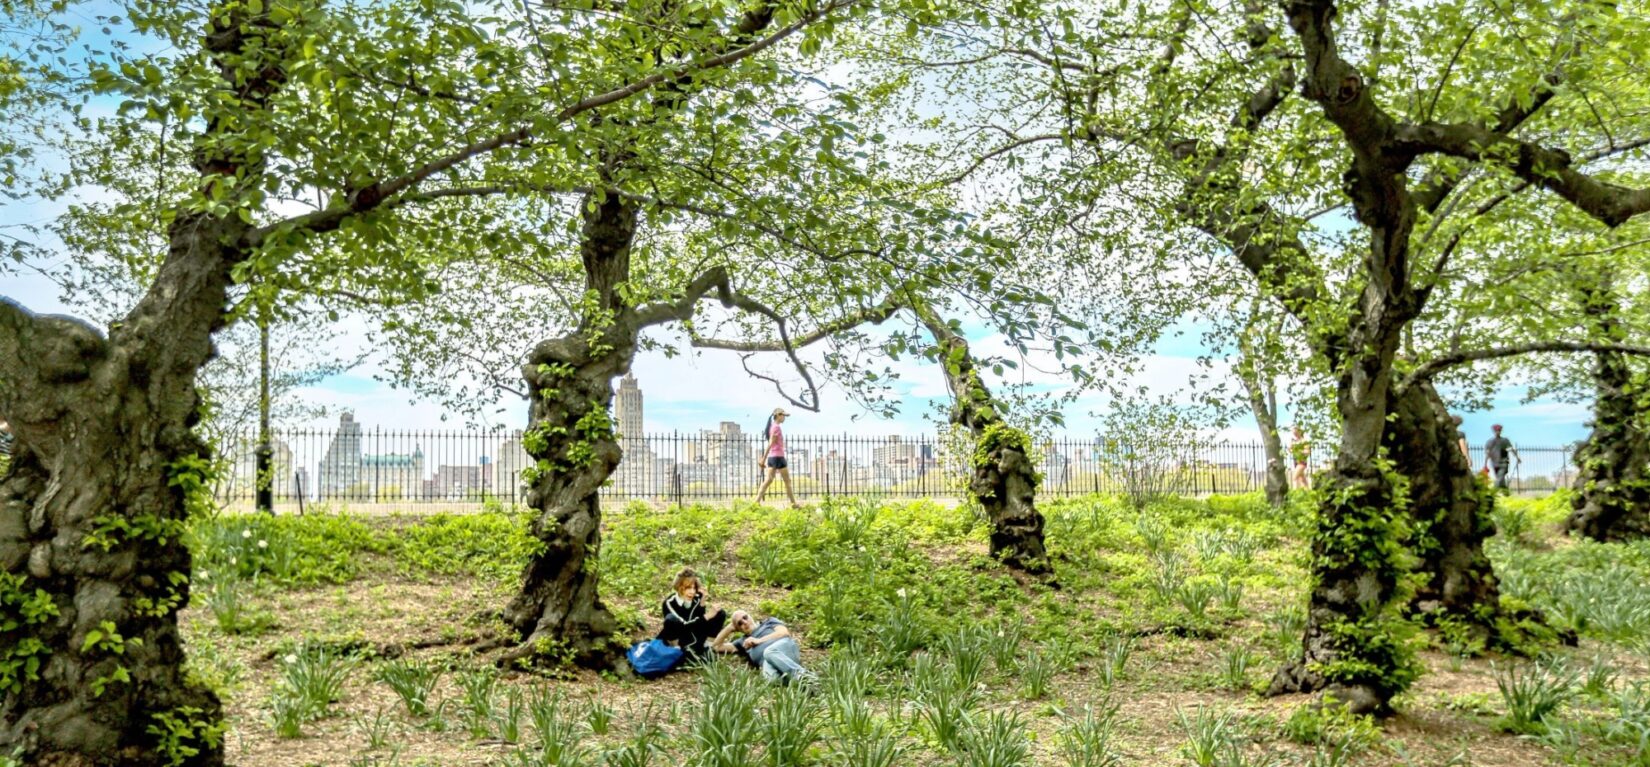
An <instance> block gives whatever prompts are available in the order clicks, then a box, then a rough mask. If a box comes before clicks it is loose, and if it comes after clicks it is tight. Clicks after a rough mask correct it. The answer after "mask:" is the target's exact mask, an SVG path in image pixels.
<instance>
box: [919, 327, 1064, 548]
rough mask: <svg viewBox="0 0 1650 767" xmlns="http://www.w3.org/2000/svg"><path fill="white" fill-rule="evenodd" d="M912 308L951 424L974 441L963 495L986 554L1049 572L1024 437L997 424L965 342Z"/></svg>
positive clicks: (994, 406)
mask: <svg viewBox="0 0 1650 767" xmlns="http://www.w3.org/2000/svg"><path fill="white" fill-rule="evenodd" d="M913 310H914V311H915V312H916V314H917V317H918V318H919V319H921V321H922V323H923V325H925V326H926V327H927V328H928V331H929V332H930V333H933V334H934V342H935V344H936V346H937V347H938V352H939V361H940V366H941V367H942V368H943V369H944V371H945V380H946V383H947V384H948V385H949V386H950V389H951V394H952V399H953V402H952V406H951V423H953V424H956V425H958V426H962V427H964V428H966V429H968V430H969V433H970V434H972V435H973V437H974V442H975V447H974V454H973V456H972V457H971V459H970V467H971V468H972V470H973V474H972V476H971V477H970V478H969V482H968V491H969V494H970V495H971V496H973V498H974V500H975V502H977V503H979V504H980V506H981V507H982V508H983V509H985V514H986V518H987V519H989V520H990V521H991V554H992V556H995V557H997V558H998V559H999V560H1001V561H1002V562H1003V563H1004V564H1006V565H1008V566H1009V567H1012V568H1014V569H1016V570H1020V571H1023V572H1026V573H1029V574H1032V575H1047V574H1049V573H1051V572H1052V568H1051V567H1050V566H1049V561H1048V551H1047V549H1046V548H1045V547H1044V545H1043V515H1042V514H1041V513H1039V512H1038V511H1037V485H1038V482H1039V481H1040V477H1039V476H1038V475H1037V469H1036V466H1035V465H1033V464H1032V462H1031V457H1030V453H1031V440H1030V437H1029V436H1027V434H1026V433H1025V432H1024V431H1021V430H1019V429H1016V428H1014V427H1012V426H1010V425H1008V423H1007V422H1006V421H1004V420H1003V418H1002V415H1001V410H1002V406H1001V404H1000V403H998V402H997V401H996V399H995V398H993V397H992V396H991V390H990V389H988V388H987V387H986V385H985V382H984V381H981V380H980V374H979V371H978V370H977V369H976V366H975V363H974V357H973V355H972V354H971V353H970V352H969V348H968V340H967V339H965V338H963V337H962V336H961V335H960V334H958V333H957V332H956V331H955V330H953V329H952V328H951V326H950V325H948V324H947V323H946V322H945V321H944V320H943V319H942V318H941V317H940V316H939V315H938V314H937V313H935V311H934V310H933V308H932V307H929V306H927V305H926V304H923V303H921V302H920V301H917V302H913Z"/></svg>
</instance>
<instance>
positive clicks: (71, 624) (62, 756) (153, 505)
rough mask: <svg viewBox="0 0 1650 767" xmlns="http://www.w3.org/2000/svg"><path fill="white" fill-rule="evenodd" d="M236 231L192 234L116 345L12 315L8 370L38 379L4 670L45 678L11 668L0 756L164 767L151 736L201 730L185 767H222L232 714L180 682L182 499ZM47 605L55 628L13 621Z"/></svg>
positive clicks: (18, 395) (177, 229)
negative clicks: (26, 604)
mask: <svg viewBox="0 0 1650 767" xmlns="http://www.w3.org/2000/svg"><path fill="white" fill-rule="evenodd" d="M239 228H241V225H240V224H239V222H230V221H225V220H221V219H218V220H214V219H208V218H204V217H200V216H185V217H183V218H180V219H179V220H178V221H177V222H176V223H175V224H174V225H173V227H172V252H171V254H170V255H169V256H168V258H167V260H166V262H165V264H164V265H163V266H162V268H161V270H160V273H159V274H158V276H157V277H156V281H155V286H154V288H153V289H151V290H150V292H149V294H148V296H147V297H146V298H145V299H144V300H143V302H142V303H140V304H139V306H138V307H137V308H136V309H135V310H134V311H133V312H132V313H131V314H130V315H128V316H127V318H126V320H125V322H124V323H123V324H122V325H120V326H118V327H117V329H116V330H115V331H114V332H113V333H112V334H111V336H110V337H109V338H107V339H105V338H104V337H102V336H101V335H100V334H99V333H98V332H97V331H95V330H93V329H92V328H90V327H89V326H86V325H84V324H81V323H79V322H76V321H73V320H68V319H64V318H44V317H36V316H34V315H31V314H28V313H27V312H25V311H24V310H22V309H20V308H18V307H16V306H15V305H13V304H10V303H0V316H3V317H4V319H3V321H0V325H3V326H4V331H3V332H4V336H5V338H3V339H0V353H3V356H4V358H5V359H4V362H0V364H4V365H5V366H6V367H7V368H9V369H18V368H20V367H22V366H19V365H16V364H15V363H17V362H19V361H20V359H21V358H22V356H23V355H26V357H27V359H28V360H29V361H30V362H32V364H31V365H29V366H28V368H27V369H25V370H26V372H23V373H22V374H21V375H13V374H8V375H7V377H6V380H5V381H4V384H5V385H4V387H3V393H0V413H3V415H4V416H5V418H6V419H7V420H9V421H10V422H11V423H12V428H13V429H14V431H15V432H16V434H17V442H16V446H15V455H14V458H13V463H12V468H11V472H10V473H9V474H8V475H7V476H6V477H5V479H4V481H3V482H0V569H3V570H4V572H5V573H6V574H7V576H8V577H9V579H10V581H9V582H8V583H7V584H6V588H5V591H6V592H7V593H6V594H5V595H4V597H3V598H4V601H5V602H6V605H5V609H6V610H7V612H8V615H7V616H6V617H7V618H8V619H12V618H17V619H19V621H20V624H21V626H20V628H19V629H17V630H13V631H9V632H6V634H7V636H6V639H7V640H8V641H7V644H9V645H10V647H9V648H8V652H7V655H8V657H7V658H6V659H5V660H21V659H24V658H37V659H39V660H40V661H41V665H40V667H39V669H38V674H31V673H28V672H27V671H26V670H25V669H17V670H16V673H17V674H18V676H17V677H16V678H15V679H14V680H13V681H14V683H15V684H16V686H15V687H13V688H11V689H8V690H7V691H6V693H7V694H6V696H5V699H4V701H3V702H0V751H5V752H9V751H11V750H12V749H16V748H21V749H22V750H23V752H24V754H26V755H27V758H26V759H25V761H26V762H27V763H30V764H56V765H65V766H67V765H106V764H121V765H148V764H164V763H166V757H164V756H162V755H161V754H159V753H158V752H157V750H156V746H157V743H156V739H155V737H153V736H152V735H151V734H150V733H149V732H148V730H149V728H150V727H151V726H155V725H157V724H159V723H160V722H159V718H160V717H170V718H171V719H172V720H173V721H181V722H188V723H192V724H191V725H190V726H191V729H192V731H193V732H194V733H195V735H196V742H195V743H194V744H193V745H194V746H196V747H199V748H201V749H202V750H201V753H200V754H198V755H197V756H195V757H193V758H188V759H185V760H184V763H185V764H191V765H194V764H201V765H206V764H221V763H222V761H223V756H222V752H221V749H220V748H218V747H217V746H218V742H217V741H218V738H219V737H221V731H218V732H216V733H213V732H212V729H211V728H214V727H216V726H217V722H218V720H219V717H220V704H219V702H218V699H217V696H216V695H215V694H213V693H212V692H211V691H210V690H207V689H205V688H203V687H201V686H199V685H198V684H196V683H194V682H192V681H190V680H189V679H188V678H187V677H186V675H185V674H184V672H183V660H184V657H183V647H182V642H181V640H180V637H179V634H178V623H177V611H178V610H179V609H181V608H182V607H184V606H185V605H187V604H188V601H189V576H190V573H191V567H190V555H189V550H188V549H187V548H186V547H185V546H184V545H183V541H182V539H181V536H182V532H183V525H184V520H185V519H186V518H187V516H188V512H189V507H188V503H187V501H188V497H187V493H188V491H189V490H190V489H191V487H192V485H193V483H195V482H196V481H200V480H203V479H204V477H203V476H202V475H201V474H199V473H198V469H199V468H200V467H204V465H205V460H206V459H207V458H208V457H209V455H210V452H209V450H208V448H207V446H206V445H205V443H203V442H201V441H200V440H199V439H198V438H197V437H196V436H195V435H194V433H193V426H194V424H195V422H196V420H197V419H198V417H199V397H198V396H197V393H196V390H195V374H196V372H197V371H198V370H199V369H200V367H201V366H202V365H204V364H205V363H206V362H207V361H208V360H210V359H211V357H212V355H213V353H214V351H213V348H212V343H211V334H212V332H213V331H214V330H215V329H217V328H218V327H219V326H220V325H221V324H222V322H223V308H224V302H225V298H226V289H227V287H228V285H229V283H230V276H229V266H230V264H231V263H233V262H234V261H235V260H237V258H238V257H237V256H236V255H233V254H229V253H226V252H225V249H224V247H223V245H222V243H223V242H226V241H228V242H232V241H234V240H235V239H236V238H237V237H238V234H239V233H238V232H237V231H236V230H237V229H239ZM201 486H202V487H204V484H202V485H201ZM42 595H44V597H45V598H46V599H48V600H49V602H50V604H51V607H50V608H49V612H50V614H49V617H46V619H45V620H43V621H41V622H33V621H32V620H31V618H29V617H28V616H27V612H26V611H25V612H23V613H21V614H18V615H12V614H11V612H12V611H14V610H18V609H19V605H20V603H21V602H22V601H25V600H28V599H29V598H30V597H31V596H32V597H34V598H36V599H37V600H38V599H39V597H41V596H42ZM35 604H36V606H37V607H41V606H43V605H44V602H42V601H36V602H35ZM34 641H38V642H39V643H40V644H39V645H34V644H33V642H34ZM31 647H32V648H35V649H34V650H33V651H32V652H31V651H30V648H31Z"/></svg>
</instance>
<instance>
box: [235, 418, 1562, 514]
mask: <svg viewBox="0 0 1650 767" xmlns="http://www.w3.org/2000/svg"><path fill="white" fill-rule="evenodd" d="M272 436H273V439H272V447H273V455H274V458H273V466H272V472H271V489H272V491H273V495H274V498H275V503H276V504H277V506H278V507H280V508H282V509H283V510H285V509H287V508H291V509H292V510H299V509H301V508H302V507H303V506H304V505H305V504H316V503H320V504H327V505H332V506H338V505H349V506H354V507H359V506H382V507H385V508H399V507H430V506H437V505H439V506H446V507H463V506H467V505H480V504H483V503H486V502H488V501H489V500H494V501H497V502H499V503H505V504H514V503H520V502H522V501H523V500H524V499H523V492H522V488H521V474H522V470H523V469H525V468H527V467H528V466H530V465H532V459H531V458H529V457H528V455H527V453H526V452H525V451H524V450H523V449H522V447H521V432H520V431H507V430H497V431H482V430H475V431H401V430H385V429H379V428H371V429H365V428H340V429H329V430H306V429H283V430H277V431H276V432H275V433H274V434H273V435H272ZM785 441H786V446H787V453H788V461H789V464H790V467H789V468H790V473H791V480H792V484H793V487H794V489H795V491H796V494H797V496H798V497H799V498H803V499H816V498H819V497H822V496H825V495H855V494H866V493H874V494H880V495H883V496H887V497H893V498H925V497H941V498H945V497H956V496H957V495H958V494H959V491H960V489H961V487H962V483H963V481H964V478H965V470H964V469H963V465H962V462H961V461H959V460H956V459H955V458H953V457H951V456H952V454H953V453H954V452H955V451H954V450H948V449H947V448H946V447H945V445H946V443H945V441H944V440H942V439H941V438H938V437H936V436H933V435H920V436H892V435H883V436H868V435H862V434H861V435H854V434H841V435H817V434H816V435H787V436H786V439H785ZM229 443H230V444H228V445H225V446H224V455H223V456H222V457H223V459H224V460H225V462H226V466H225V471H224V472H223V473H222V476H221V479H220V481H219V483H218V486H217V488H216V492H217V498H218V500H219V501H220V502H221V503H223V504H225V505H228V506H250V505H251V503H252V499H253V495H254V492H255V489H256V485H257V483H256V476H257V472H256V459H255V457H254V454H255V448H256V444H257V438H256V435H255V434H242V435H239V436H237V437H236V438H234V439H231V440H229ZM620 443H621V445H622V446H623V448H624V452H625V458H624V460H623V461H621V462H620V464H619V467H618V469H617V470H616V471H615V472H614V474H613V477H612V480H611V481H610V482H609V483H608V485H607V486H606V487H605V488H603V491H602V493H603V496H604V498H607V499H610V500H616V501H628V500H641V501H650V502H661V503H684V502H717V501H730V500H733V499H737V498H748V497H750V496H752V495H753V494H754V492H755V490H756V487H757V485H758V484H759V483H760V482H761V478H762V469H761V465H760V458H761V453H762V447H763V446H764V445H763V442H762V441H761V440H759V439H758V438H757V437H756V436H755V435H753V434H746V433H742V432H739V431H734V430H723V431H705V432H699V433H691V432H673V433H665V434H649V435H645V436H640V437H628V438H622V439H621V440H620ZM1036 448H1037V453H1038V456H1037V458H1038V470H1039V471H1041V472H1042V474H1043V483H1042V485H1041V486H1040V488H1039V494H1040V495H1042V496H1044V497H1049V496H1053V497H1060V496H1076V495H1086V494H1089V493H1115V492H1164V493H1177V494H1182V495H1208V494H1214V493H1242V492H1248V491H1252V490H1258V489H1260V488H1262V487H1264V485H1265V481H1266V480H1265V474H1264V470H1265V465H1266V457H1265V450H1264V448H1263V447H1262V446H1261V445H1260V444H1259V443H1241V442H1208V443H1197V444H1180V445H1171V444H1142V445H1124V444H1119V443H1116V442H1112V441H1108V440H1106V439H1104V438H1101V437H1092V436H1091V437H1078V436H1072V435H1066V436H1060V437H1056V438H1053V439H1049V440H1045V441H1043V442H1041V443H1039V444H1037V445H1036ZM1519 453H1520V456H1521V457H1522V459H1523V460H1522V462H1521V463H1520V464H1519V465H1518V466H1517V467H1516V468H1515V469H1514V471H1513V472H1512V473H1510V474H1509V476H1508V482H1509V484H1510V485H1511V486H1512V489H1513V491H1514V492H1519V493H1542V492H1547V491H1549V490H1551V489H1552V488H1553V487H1555V486H1567V485H1568V484H1569V483H1570V481H1571V479H1572V477H1573V476H1574V475H1573V471H1574V467H1573V466H1572V465H1571V460H1570V458H1571V453H1572V450H1571V448H1569V447H1534V446H1532V447H1520V448H1519ZM1472 458H1473V465H1474V467H1475V468H1476V467H1478V466H1482V465H1483V460H1484V458H1483V450H1482V449H1481V448H1474V449H1473V456H1472ZM1326 459H1327V457H1326V456H1324V455H1322V453H1321V452H1320V454H1319V455H1315V456H1313V458H1312V462H1311V468H1312V469H1313V470H1316V469H1318V468H1321V463H1322V460H1326ZM769 493H770V495H772V496H774V497H778V498H780V499H783V497H784V495H783V493H784V489H783V487H782V486H781V485H780V483H778V482H775V483H774V486H773V487H772V488H770V490H769Z"/></svg>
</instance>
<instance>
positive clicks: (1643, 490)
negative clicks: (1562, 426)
mask: <svg viewBox="0 0 1650 767" xmlns="http://www.w3.org/2000/svg"><path fill="white" fill-rule="evenodd" d="M1582 299H1583V301H1584V306H1583V310H1584V311H1585V312H1586V314H1587V317H1588V319H1589V320H1591V321H1592V324H1593V325H1594V329H1595V331H1596V332H1598V333H1599V334H1600V335H1601V336H1602V338H1603V339H1604V340H1607V341H1610V342H1619V341H1621V340H1623V338H1624V337H1625V336H1626V331H1625V330H1624V329H1623V328H1622V326H1621V321H1620V316H1619V315H1620V311H1621V309H1620V306H1619V303H1618V300H1617V298H1616V296H1615V295H1614V293H1613V292H1611V290H1610V286H1608V285H1605V284H1594V285H1587V286H1585V287H1584V288H1583V290H1582ZM1593 381H1594V387H1595V389H1596V395H1595V398H1594V400H1593V422H1592V432H1591V433H1590V434H1588V436H1587V441H1586V442H1585V443H1583V444H1582V447H1581V449H1580V450H1579V451H1578V452H1577V453H1576V464H1577V465H1578V466H1579V467H1580V471H1579V472H1578V473H1577V474H1576V481H1575V491H1576V492H1575V497H1574V498H1573V499H1571V512H1570V517H1569V519H1568V520H1566V522H1565V529H1566V530H1567V531H1568V532H1570V533H1573V534H1577V535H1581V536H1584V537H1587V538H1592V539H1593V540H1598V541H1621V540H1631V539H1635V538H1644V537H1646V536H1650V477H1647V476H1646V472H1647V471H1650V429H1646V424H1645V413H1646V412H1650V397H1647V395H1646V391H1645V389H1646V387H1645V377H1644V376H1643V375H1639V374H1636V373H1635V371H1634V370H1633V367H1632V365H1631V364H1630V363H1629V362H1628V358H1627V355H1625V354H1622V353H1620V352H1599V353H1598V354H1596V355H1595V356H1594V362H1593Z"/></svg>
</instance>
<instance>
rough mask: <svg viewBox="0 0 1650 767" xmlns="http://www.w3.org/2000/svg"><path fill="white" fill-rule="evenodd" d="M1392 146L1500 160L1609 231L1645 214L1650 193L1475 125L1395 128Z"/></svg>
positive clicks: (1566, 157) (1567, 156)
mask: <svg viewBox="0 0 1650 767" xmlns="http://www.w3.org/2000/svg"><path fill="white" fill-rule="evenodd" d="M1394 140H1395V143H1394V146H1395V147H1396V148H1397V150H1398V151H1400V152H1403V153H1414V154H1420V153H1429V152H1430V153H1439V154H1447V155H1451V156H1454V157H1461V158H1465V159H1469V160H1476V161H1483V160H1497V159H1500V160H1504V161H1506V163H1507V167H1508V169H1510V170H1511V171H1512V172H1513V173H1515V174H1517V175H1518V177H1519V178H1522V179H1524V180H1525V181H1526V182H1528V183H1530V184H1533V185H1538V186H1541V187H1543V188H1545V189H1547V190H1548V191H1550V192H1552V193H1554V194H1557V195H1558V196H1560V197H1562V198H1564V199H1565V200H1567V201H1568V202H1569V203H1570V204H1571V205H1574V206H1575V207H1576V208H1578V209H1580V210H1581V212H1583V213H1586V214H1587V215H1589V216H1592V217H1593V218H1595V219H1597V220H1598V221H1600V222H1601V223H1603V224H1604V225H1605V226H1609V227H1611V228H1614V227H1617V226H1620V225H1622V224H1624V223H1626V222H1627V221H1628V220H1629V219H1631V218H1633V217H1634V216H1637V215H1640V214H1642V213H1645V212H1647V211H1650V188H1646V189H1634V188H1631V187H1626V186H1622V185H1620V184H1615V183H1612V182H1609V181H1603V180H1600V179H1598V178H1596V177H1594V176H1592V175H1590V174H1587V173H1583V172H1581V171H1579V170H1577V169H1576V167H1575V165H1576V162H1575V161H1574V160H1573V159H1572V158H1571V157H1570V154H1569V153H1568V152H1565V151H1563V150H1560V149H1549V148H1547V147H1544V146H1541V145H1539V144H1536V143H1534V142H1530V141H1523V140H1521V139H1516V138H1513V137H1511V136H1508V135H1507V134H1505V133H1499V132H1496V131H1493V130H1490V129H1488V128H1483V127H1479V126H1477V125H1466V124H1461V123H1454V124H1449V123H1437V122H1427V123H1422V124H1420V125H1403V126H1399V127H1398V129H1397V132H1396V133H1395V135H1394Z"/></svg>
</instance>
